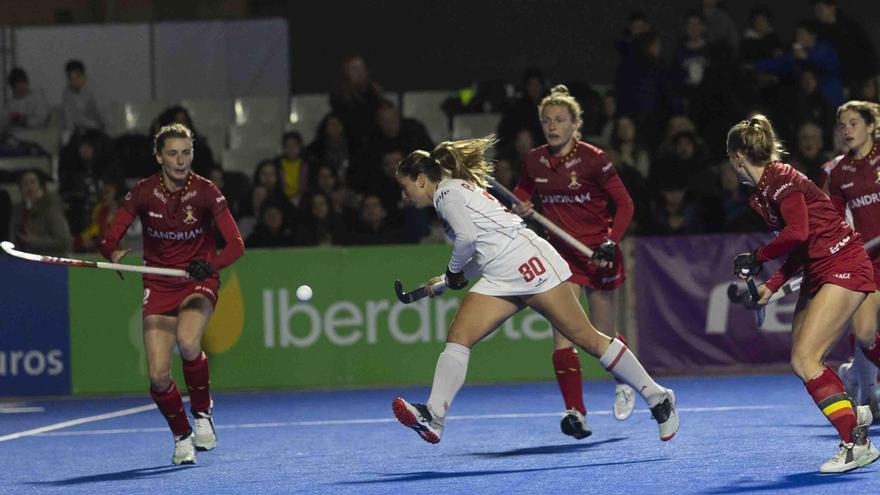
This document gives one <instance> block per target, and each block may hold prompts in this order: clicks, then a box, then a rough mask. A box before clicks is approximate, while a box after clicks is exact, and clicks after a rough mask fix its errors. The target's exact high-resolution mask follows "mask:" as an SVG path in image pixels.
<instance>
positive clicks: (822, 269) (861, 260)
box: [801, 242, 877, 297]
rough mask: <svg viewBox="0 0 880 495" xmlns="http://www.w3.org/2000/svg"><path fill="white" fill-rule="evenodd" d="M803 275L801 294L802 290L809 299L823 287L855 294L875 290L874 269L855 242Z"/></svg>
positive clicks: (816, 263)
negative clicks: (805, 290) (854, 292)
mask: <svg viewBox="0 0 880 495" xmlns="http://www.w3.org/2000/svg"><path fill="white" fill-rule="evenodd" d="M805 272H806V273H805V275H804V283H803V286H801V291H803V290H804V289H805V288H806V289H807V290H808V291H809V294H810V297H813V296H815V295H816V292H818V291H819V289H820V288H821V287H822V286H823V285H825V284H834V285H836V286H838V287H843V288H844V289H849V290H854V291H857V292H874V291H875V290H877V284H876V282H875V279H874V274H875V273H876V272H877V265H875V264H872V263H871V259H870V258H868V253H866V252H865V248H864V246H863V245H862V244H861V243H859V242H852V243H850V244H849V245H848V246H846V247H845V248H843V249H841V250H840V251H839V252H838V253H837V254H835V255H833V256H828V257H827V258H822V259H820V260H817V261H815V262H813V263H811V264H810V266H809V267H807V269H806V270H805Z"/></svg>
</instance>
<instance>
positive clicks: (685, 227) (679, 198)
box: [647, 180, 703, 235]
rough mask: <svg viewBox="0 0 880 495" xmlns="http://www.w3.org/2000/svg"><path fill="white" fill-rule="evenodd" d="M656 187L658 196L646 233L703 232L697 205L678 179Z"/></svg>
mask: <svg viewBox="0 0 880 495" xmlns="http://www.w3.org/2000/svg"><path fill="white" fill-rule="evenodd" d="M658 189H659V191H660V197H659V201H658V202H657V204H656V205H655V206H654V207H653V208H652V213H653V222H652V223H651V225H650V227H648V232H647V233H650V234H656V235H672V234H699V233H701V232H703V226H702V224H701V222H700V215H699V210H698V208H697V205H696V203H694V202H693V201H692V200H691V199H690V198H688V196H687V192H686V191H685V189H684V187H683V185H682V184H681V183H680V182H679V181H675V180H672V181H669V182H664V183H661V184H660V185H659V187H658Z"/></svg>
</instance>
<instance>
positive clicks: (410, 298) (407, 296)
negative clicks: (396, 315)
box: [394, 280, 428, 304]
mask: <svg viewBox="0 0 880 495" xmlns="http://www.w3.org/2000/svg"><path fill="white" fill-rule="evenodd" d="M394 292H395V293H396V294H397V300H398V301H400V302H402V303H403V304H409V303H411V302H415V301H418V300H419V299H422V298H423V297H425V296H427V295H428V290H427V289H426V288H425V287H419V288H418V289H416V290H414V291H412V292H406V291H404V290H403V283H402V282H401V281H400V280H395V281H394Z"/></svg>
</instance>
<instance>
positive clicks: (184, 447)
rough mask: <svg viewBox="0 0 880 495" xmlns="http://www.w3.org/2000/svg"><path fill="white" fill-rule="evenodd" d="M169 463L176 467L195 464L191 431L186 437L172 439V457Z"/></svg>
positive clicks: (194, 450)
mask: <svg viewBox="0 0 880 495" xmlns="http://www.w3.org/2000/svg"><path fill="white" fill-rule="evenodd" d="M171 462H172V463H173V464H176V465H180V464H195V463H196V449H195V445H194V444H193V432H192V430H190V432H189V433H187V434H186V435H180V436H175V437H174V457H172V458H171Z"/></svg>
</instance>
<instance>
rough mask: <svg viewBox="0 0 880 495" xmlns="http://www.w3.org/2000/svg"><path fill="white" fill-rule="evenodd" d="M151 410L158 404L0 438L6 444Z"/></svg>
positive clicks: (98, 415)
mask: <svg viewBox="0 0 880 495" xmlns="http://www.w3.org/2000/svg"><path fill="white" fill-rule="evenodd" d="M151 409H156V404H147V405H145V406H138V407H130V408H128V409H121V410H119V411H113V412H109V413H104V414H97V415H95V416H86V417H85V418H77V419H71V420H69V421H62V422H60V423H54V424H51V425H46V426H41V427H39V428H34V429H32V430H25V431H19V432H17V433H10V434H9V435H3V436H0V442H6V441H9V440H15V439H17V438H22V437H29V436H33V435H39V434H41V433H46V432H49V431H53V430H60V429H61V428H68V427H70V426H77V425H81V424H85V423H93V422H95V421H103V420H105V419H112V418H118V417H120V416H128V415H131V414H137V413H141V412H144V411H149V410H151Z"/></svg>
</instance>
